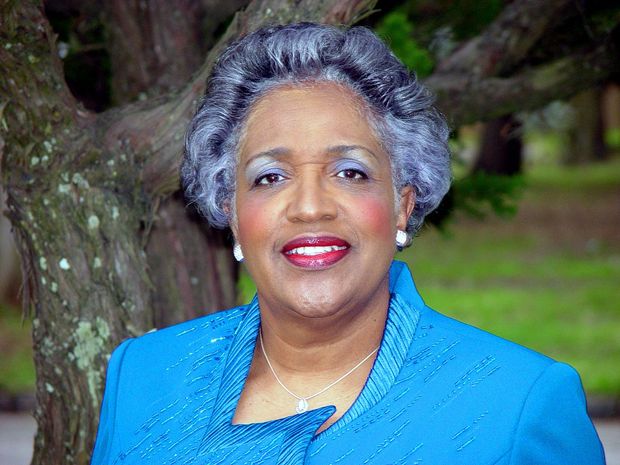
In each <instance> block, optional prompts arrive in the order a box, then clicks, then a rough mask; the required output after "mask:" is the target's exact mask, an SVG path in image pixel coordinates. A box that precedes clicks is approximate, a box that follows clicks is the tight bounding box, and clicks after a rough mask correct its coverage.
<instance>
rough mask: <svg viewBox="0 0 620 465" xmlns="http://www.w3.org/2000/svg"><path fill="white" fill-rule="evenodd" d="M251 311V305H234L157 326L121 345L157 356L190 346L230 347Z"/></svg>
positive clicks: (144, 353) (134, 350)
mask: <svg viewBox="0 0 620 465" xmlns="http://www.w3.org/2000/svg"><path fill="white" fill-rule="evenodd" d="M247 310H248V306H240V307H234V308H230V309H228V310H222V311H218V312H215V313H211V314H209V315H204V316H201V317H198V318H195V319H192V320H188V321H184V322H181V323H178V324H175V325H172V326H168V327H165V328H161V329H153V330H151V331H149V332H147V333H145V334H143V335H141V336H139V337H135V338H130V339H128V340H126V341H124V342H123V344H121V346H123V345H125V346H127V347H129V346H130V348H131V352H140V353H141V355H142V356H145V355H147V354H149V353H151V354H152V355H153V356H156V357H159V356H161V355H163V353H171V352H172V353H174V352H186V351H187V349H188V347H190V346H193V347H196V346H205V345H208V346H210V347H212V348H217V347H220V346H226V345H227V342H229V341H230V339H231V338H232V337H233V336H234V333H235V331H236V329H237V326H238V325H239V323H240V321H241V320H242V319H243V316H244V315H245V314H246V313H247ZM119 347H120V346H119Z"/></svg>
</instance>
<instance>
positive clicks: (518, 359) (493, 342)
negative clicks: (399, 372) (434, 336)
mask: <svg viewBox="0 0 620 465" xmlns="http://www.w3.org/2000/svg"><path fill="white" fill-rule="evenodd" d="M421 329H422V330H425V331H428V330H429V329H432V330H434V331H435V332H437V333H439V334H441V335H442V337H446V338H449V339H453V340H455V341H458V343H459V344H462V345H465V346H467V349H468V351H470V352H471V351H473V352H474V353H476V352H477V353H480V354H483V353H489V354H491V353H492V354H496V356H499V357H501V358H503V359H506V360H510V362H512V363H519V364H521V363H522V364H524V365H527V366H530V367H531V368H534V369H535V371H537V372H538V373H540V372H541V371H542V370H544V369H545V368H547V367H548V366H549V365H551V364H553V363H554V362H555V360H553V359H552V358H550V357H547V356H546V355H543V354H541V353H540V352H536V351H535V350H532V349H530V348H528V347H525V346H522V345H520V344H517V343H515V342H512V341H509V340H507V339H504V338H502V337H500V336H497V335H495V334H492V333H490V332H488V331H485V330H483V329H480V328H477V327H475V326H472V325H470V324H467V323H463V322H461V321H458V320H455V319H454V318H451V317H449V316H446V315H443V314H441V313H439V312H437V311H435V310H433V309H432V308H430V307H428V306H426V307H425V308H424V310H423V312H422V318H421Z"/></svg>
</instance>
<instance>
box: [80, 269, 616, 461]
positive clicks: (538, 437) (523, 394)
mask: <svg viewBox="0 0 620 465" xmlns="http://www.w3.org/2000/svg"><path fill="white" fill-rule="evenodd" d="M390 291H391V293H392V298H391V300H390V308H389V312H388V319H387V322H386V328H385V334H384V337H383V341H382V343H381V347H380V350H379V352H378V354H377V358H376V360H375V363H374V365H373V368H372V370H371V373H370V375H369V377H368V380H367V382H366V385H365V386H364V388H363V389H362V392H361V393H360V395H359V397H358V398H357V400H356V401H355V403H354V404H353V405H352V406H351V408H350V409H349V410H348V411H347V412H346V413H345V414H344V415H343V416H342V418H340V419H339V420H338V421H337V422H336V423H334V424H333V425H332V426H331V427H330V428H328V429H327V430H325V431H323V432H321V433H319V434H316V430H317V429H318V428H319V426H320V425H321V424H322V423H323V422H324V421H325V420H326V419H327V418H329V417H330V416H331V415H332V413H333V412H334V408H333V407H323V408H319V409H316V410H311V411H308V412H306V413H303V414H300V415H293V416H290V417H287V418H283V419H279V420H274V421H269V422H265V423H256V424H249V425H232V424H231V420H232V417H233V415H234V411H235V406H236V404H237V401H238V399H239V396H240V394H241V391H242V389H243V384H244V380H245V378H246V376H247V374H248V370H249V367H250V362H251V360H252V354H253V352H254V347H255V344H256V338H257V333H258V327H259V324H260V313H259V308H258V303H257V301H256V299H255V300H254V301H253V302H251V303H250V304H249V305H247V306H244V307H238V308H234V309H231V310H228V311H225V312H220V313H216V314H214V315H209V316H207V317H203V318H198V319H196V320H193V321H189V322H186V323H182V324H180V325H176V326H173V327H170V328H167V329H164V330H160V331H157V332H154V333H149V334H146V335H144V336H142V337H140V338H137V339H131V340H128V341H125V342H124V343H123V344H121V345H120V346H119V347H118V348H117V349H116V351H115V352H114V354H113V355H112V358H111V360H110V363H109V366H108V375H107V383H106V391H105V396H104V402H103V405H102V410H101V419H100V425H99V432H98V436H97V442H96V446H95V450H94V453H93V458H92V464H93V465H100V464H141V465H142V464H158V465H167V464H201V465H202V464H209V465H211V464H282V465H283V464H302V463H304V464H309V465H319V464H320V465H326V464H355V465H361V464H391V465H394V464H424V465H429V464H434V465H453V464H475V465H486V464H489V465H490V464H502V465H508V464H510V465H523V464H551V465H553V464H558V465H559V464H562V465H590V464H591V465H598V464H604V463H605V460H604V456H603V450H602V447H601V444H600V441H599V439H598V436H597V434H596V431H595V430H594V428H593V426H592V423H591V421H590V419H589V418H588V416H587V414H586V410H585V399H584V395H583V390H582V387H581V382H580V380H579V376H578V375H577V373H576V372H575V371H574V370H573V369H572V368H570V367H569V366H567V365H565V364H562V363H557V362H554V361H553V360H551V359H549V358H547V357H545V356H543V355H540V354H538V353H536V352H533V351H531V350H528V349H526V348H524V347H521V346H519V345H517V344H513V343H511V342H508V341H505V340H503V339H501V338H498V337H496V336H493V335H491V334H489V333H486V332H484V331H481V330H478V329H476V328H473V327H471V326H468V325H466V324H463V323H460V322H458V321H455V320H452V319H450V318H447V317H445V316H443V315H441V314H439V313H437V312H435V311H433V310H431V309H430V308H428V307H426V306H425V305H424V302H423V301H422V299H421V298H420V296H419V295H418V292H417V291H416V289H415V286H414V284H413V281H412V279H411V276H410V274H409V271H408V270H407V268H406V266H405V265H404V264H402V263H399V262H394V263H393V264H392V268H391V270H390Z"/></svg>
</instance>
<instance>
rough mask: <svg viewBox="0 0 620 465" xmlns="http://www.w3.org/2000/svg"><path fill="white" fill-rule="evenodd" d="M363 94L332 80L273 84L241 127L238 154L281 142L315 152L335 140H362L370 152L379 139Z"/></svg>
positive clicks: (339, 142) (354, 142)
mask: <svg viewBox="0 0 620 465" xmlns="http://www.w3.org/2000/svg"><path fill="white" fill-rule="evenodd" d="M368 115H369V110H368V109H367V107H366V105H365V103H364V102H363V101H362V99H361V97H359V96H357V95H356V94H355V93H354V92H353V91H352V90H350V89H348V88H347V87H345V86H342V85H338V84H335V83H314V84H308V85H303V86H287V87H281V88H277V89H274V90H272V91H270V92H269V93H267V94H266V95H265V96H264V97H262V98H261V99H260V100H259V101H258V102H256V103H255V104H254V105H253V107H252V109H251V110H250V113H249V115H248V119H247V121H246V124H245V128H244V131H243V132H242V137H241V141H240V142H241V143H240V150H239V156H240V158H241V159H243V158H247V157H249V156H252V154H255V153H257V152H264V151H268V150H273V149H274V148H280V147H281V148H285V149H287V151H291V152H296V151H301V152H306V153H316V152H321V151H325V150H326V148H327V147H333V146H335V145H362V146H367V147H368V148H369V149H370V150H372V151H373V152H375V153H376V152H378V151H381V147H380V143H379V141H378V138H377V137H376V135H375V132H374V130H373V128H372V127H371V124H370V122H369V119H368Z"/></svg>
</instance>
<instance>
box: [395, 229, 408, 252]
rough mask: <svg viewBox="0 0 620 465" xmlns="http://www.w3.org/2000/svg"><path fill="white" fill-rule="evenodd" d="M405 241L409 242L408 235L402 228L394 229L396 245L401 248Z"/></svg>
mask: <svg viewBox="0 0 620 465" xmlns="http://www.w3.org/2000/svg"><path fill="white" fill-rule="evenodd" d="M407 242H409V235H408V234H407V233H406V232H405V231H403V230H402V229H399V230H398V231H396V246H397V247H398V248H399V249H402V248H403V247H405V246H406V245H407Z"/></svg>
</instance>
